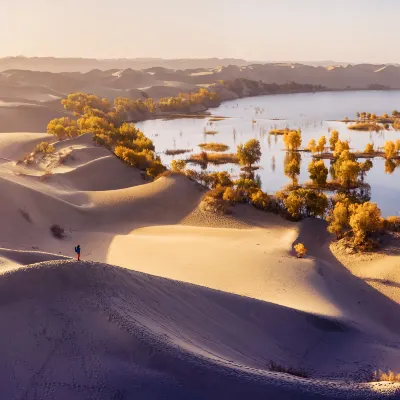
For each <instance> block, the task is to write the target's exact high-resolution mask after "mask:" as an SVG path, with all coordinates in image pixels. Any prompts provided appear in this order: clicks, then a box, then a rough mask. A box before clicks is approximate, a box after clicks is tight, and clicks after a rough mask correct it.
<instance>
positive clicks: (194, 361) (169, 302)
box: [0, 261, 395, 399]
mask: <svg viewBox="0 0 400 400" xmlns="http://www.w3.org/2000/svg"><path fill="white" fill-rule="evenodd" d="M0 304H1V308H0V320H1V322H2V326H3V327H4V328H3V329H2V341H1V342H0V348H1V354H2V356H1V357H2V361H3V363H2V364H1V365H0V368H1V376H2V379H1V381H0V388H1V389H0V390H1V392H2V395H3V396H5V397H6V398H26V399H30V398H32V399H33V398H35V396H36V398H38V397H40V398H57V399H70V398H74V399H110V398H142V399H144V398H145V399H161V398H162V399H176V398H191V399H205V398H207V399H221V398H229V399H241V398H243V396H250V397H251V398H252V399H265V398H282V399H294V398H296V399H323V398H325V399H345V398H346V399H349V398H352V399H366V398H374V397H377V396H379V398H388V397H392V398H394V396H395V393H394V390H395V386H393V385H391V386H388V385H386V387H384V386H383V385H382V386H377V385H371V384H366V383H364V384H347V385H344V384H341V383H337V382H336V383H335V382H332V381H330V382H329V381H323V380H320V379H315V380H309V379H300V378H295V377H293V376H290V375H286V374H277V373H271V372H268V371H266V368H265V366H266V364H267V363H268V362H269V360H270V359H271V358H276V357H278V356H279V357H280V358H281V359H284V358H285V357H288V356H290V357H291V358H293V357H297V358H299V359H301V355H302V354H304V352H307V350H308V349H309V348H310V347H312V346H313V345H314V344H315V342H318V341H319V340H320V337H321V335H324V336H330V337H331V338H333V337H335V336H340V335H345V336H350V337H352V339H353V340H352V343H348V345H355V346H360V341H363V334H362V333H360V332H357V331H354V329H353V328H351V327H349V326H346V325H344V324H340V323H337V322H331V321H330V320H328V319H326V318H324V317H317V316H310V315H308V314H305V313H302V312H298V311H293V310H291V309H289V308H285V307H280V306H276V305H274V304H271V303H265V302H260V301H257V300H253V299H250V298H243V297H238V296H234V295H230V294H227V293H224V292H217V291H212V290H209V289H206V288H202V287H199V286H192V285H188V284H184V283H180V282H176V281H171V280H165V279H162V278H159V277H153V276H150V275H144V274H140V273H137V272H133V271H128V270H123V269H119V268H115V267H111V266H108V265H104V264H94V263H76V262H65V261H58V262H57V261H53V262H49V263H42V264H34V265H31V266H30V267H28V268H27V269H17V270H15V271H12V272H8V273H7V274H4V275H3V276H2V277H1V279H0ZM6 321H7V322H6ZM277 321H279V323H277ZM294 326H295V327H296V332H297V335H295V336H294V335H293V333H292V330H293V327H294ZM232 327H234V328H235V329H232ZM27 332H29V335H27ZM364 340H365V339H364ZM15 349H18V351H17V352H16V351H15ZM358 350H359V351H360V350H361V349H360V348H359V349H358Z"/></svg>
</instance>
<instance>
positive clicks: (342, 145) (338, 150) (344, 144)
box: [333, 140, 350, 158]
mask: <svg viewBox="0 0 400 400" xmlns="http://www.w3.org/2000/svg"><path fill="white" fill-rule="evenodd" d="M345 150H350V146H349V142H348V141H347V140H344V141H341V140H338V141H337V142H336V144H335V151H334V153H333V156H334V157H336V158H337V157H340V155H341V154H342V152H343V151H345Z"/></svg>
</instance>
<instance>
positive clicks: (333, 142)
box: [329, 130, 339, 151]
mask: <svg viewBox="0 0 400 400" xmlns="http://www.w3.org/2000/svg"><path fill="white" fill-rule="evenodd" d="M338 140H339V132H338V131H336V130H333V131H332V132H331V137H330V138H329V145H330V149H331V151H334V150H335V146H336V143H337V142H338Z"/></svg>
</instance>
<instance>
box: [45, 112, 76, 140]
mask: <svg viewBox="0 0 400 400" xmlns="http://www.w3.org/2000/svg"><path fill="white" fill-rule="evenodd" d="M47 133H49V134H51V135H54V136H56V137H57V138H58V139H60V140H62V139H67V138H72V137H76V136H78V135H79V134H80V131H79V129H78V126H77V123H76V121H75V120H73V119H70V118H68V117H62V118H55V119H53V120H51V121H50V122H49V124H48V125H47Z"/></svg>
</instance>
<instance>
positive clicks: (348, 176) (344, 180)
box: [335, 160, 360, 189]
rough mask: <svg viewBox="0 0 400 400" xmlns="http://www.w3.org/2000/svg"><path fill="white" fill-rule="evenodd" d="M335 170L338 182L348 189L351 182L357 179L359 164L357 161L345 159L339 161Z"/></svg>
mask: <svg viewBox="0 0 400 400" xmlns="http://www.w3.org/2000/svg"><path fill="white" fill-rule="evenodd" d="M335 172H336V177H337V179H339V182H340V183H341V184H342V185H343V186H344V187H346V188H347V189H350V186H351V184H353V183H354V182H356V181H357V177H358V174H359V173H360V164H359V163H358V162H357V161H352V160H345V161H342V162H341V163H340V165H339V168H337V169H336V171H335Z"/></svg>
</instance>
